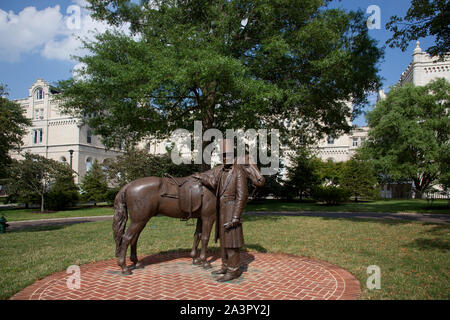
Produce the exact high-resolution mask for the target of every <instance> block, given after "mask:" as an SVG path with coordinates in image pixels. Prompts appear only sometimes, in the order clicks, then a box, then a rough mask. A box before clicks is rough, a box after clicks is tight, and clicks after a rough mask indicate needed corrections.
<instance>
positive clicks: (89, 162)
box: [86, 158, 92, 172]
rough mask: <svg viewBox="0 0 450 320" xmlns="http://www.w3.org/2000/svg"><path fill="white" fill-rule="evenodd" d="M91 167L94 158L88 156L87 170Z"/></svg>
mask: <svg viewBox="0 0 450 320" xmlns="http://www.w3.org/2000/svg"><path fill="white" fill-rule="evenodd" d="M91 168H92V158H87V159H86V172H88V171H89V170H91Z"/></svg>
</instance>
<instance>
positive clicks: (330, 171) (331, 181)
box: [317, 160, 345, 186]
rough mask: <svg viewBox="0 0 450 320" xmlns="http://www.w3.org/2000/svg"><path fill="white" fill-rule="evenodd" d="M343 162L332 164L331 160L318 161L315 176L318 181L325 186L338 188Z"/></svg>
mask: <svg viewBox="0 0 450 320" xmlns="http://www.w3.org/2000/svg"><path fill="white" fill-rule="evenodd" d="M344 166H345V162H334V161H332V160H327V161H320V163H319V166H318V168H317V174H318V175H319V178H320V181H321V182H322V183H323V184H326V185H333V186H339V185H340V183H341V180H342V170H343V168H344Z"/></svg>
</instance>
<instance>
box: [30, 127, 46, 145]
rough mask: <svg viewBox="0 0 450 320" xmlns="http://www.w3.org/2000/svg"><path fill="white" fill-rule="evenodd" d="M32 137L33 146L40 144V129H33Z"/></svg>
mask: <svg viewBox="0 0 450 320" xmlns="http://www.w3.org/2000/svg"><path fill="white" fill-rule="evenodd" d="M32 135H33V143H34V144H38V143H42V135H43V134H42V129H34V130H33V131H32Z"/></svg>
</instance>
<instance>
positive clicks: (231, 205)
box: [200, 164, 248, 248]
mask: <svg viewBox="0 0 450 320" xmlns="http://www.w3.org/2000/svg"><path fill="white" fill-rule="evenodd" d="M224 173H226V171H224V166H223V165H221V166H218V167H216V168H214V169H212V170H209V171H207V172H204V173H201V174H200V179H201V182H202V183H203V184H204V185H206V186H207V187H210V188H212V189H214V190H215V191H216V196H217V200H218V212H217V214H218V217H217V219H216V238H215V241H217V239H218V238H219V237H221V240H222V241H221V245H223V246H224V247H225V248H240V247H242V246H243V245H244V234H243V232H242V224H239V225H238V226H237V227H234V228H229V229H226V228H224V226H223V225H224V224H226V223H231V220H232V219H233V216H236V217H238V218H239V219H240V218H241V216H242V212H243V211H244V208H245V205H246V204H247V198H248V190H247V177H246V174H245V172H244V170H243V169H242V167H241V166H240V165H238V164H234V165H233V166H232V168H231V169H230V170H229V171H228V173H227V174H224Z"/></svg>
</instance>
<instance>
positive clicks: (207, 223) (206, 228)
mask: <svg viewBox="0 0 450 320" xmlns="http://www.w3.org/2000/svg"><path fill="white" fill-rule="evenodd" d="M214 219H215V215H213V216H210V217H207V218H204V221H203V228H202V236H201V239H202V249H201V251H200V256H199V259H200V260H201V261H202V266H203V268H205V269H209V268H211V263H209V262H208V261H206V250H207V248H208V242H209V237H210V235H211V229H212V225H213V223H214Z"/></svg>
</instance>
